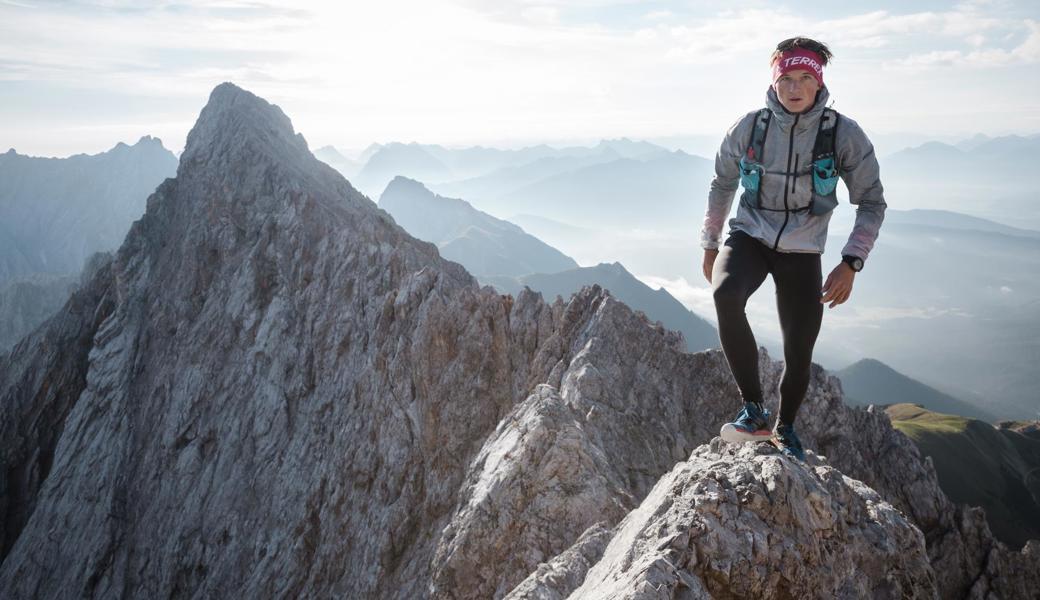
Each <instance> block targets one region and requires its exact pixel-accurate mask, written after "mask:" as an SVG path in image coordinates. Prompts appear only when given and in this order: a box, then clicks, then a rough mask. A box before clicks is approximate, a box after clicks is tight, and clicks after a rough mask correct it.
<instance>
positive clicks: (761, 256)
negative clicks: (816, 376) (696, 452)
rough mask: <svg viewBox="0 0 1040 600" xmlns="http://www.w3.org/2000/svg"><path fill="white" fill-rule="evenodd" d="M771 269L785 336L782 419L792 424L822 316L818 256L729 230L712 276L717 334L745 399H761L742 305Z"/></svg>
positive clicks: (753, 347)
mask: <svg viewBox="0 0 1040 600" xmlns="http://www.w3.org/2000/svg"><path fill="white" fill-rule="evenodd" d="M767 274H771V275H772V276H773V283H774V284H775V285H776V308H777V312H778V313H779V316H780V331H781V333H782V334H783V341H784V374H783V377H782V379H781V380H780V421H781V422H783V423H785V424H787V425H793V424H794V419H795V415H797V414H798V407H799V406H801V404H802V400H803V399H805V391H806V390H807V389H808V387H809V369H810V364H811V362H812V352H813V346H814V345H815V344H816V336H817V335H818V334H819V333H820V323H821V322H822V321H823V304H822V303H821V302H820V294H821V288H822V286H823V274H822V272H821V270H820V255H819V254H817V253H803V252H777V251H775V250H773V249H772V248H770V247H769V246H766V245H765V244H764V243H762V242H760V241H759V240H756V239H755V238H753V237H751V236H749V235H748V234H746V233H744V232H743V231H731V232H730V234H729V236H728V238H727V239H726V242H725V244H723V246H722V247H721V248H720V249H719V255H718V257H717V258H716V259H715V266H714V268H713V269H712V275H711V281H712V288H713V293H714V297H715V311H716V313H717V314H718V320H719V339H720V340H721V341H722V351H723V352H724V353H725V354H726V360H727V361H728V362H729V367H730V370H731V371H732V372H733V378H734V379H736V382H737V387H738V388H739V389H740V394H741V396H742V397H743V399H744V401H745V402H762V386H761V384H760V383H759V377H758V345H757V344H756V343H755V336H754V334H752V332H751V327H750V325H748V320H747V314H746V313H745V312H744V307H745V306H746V305H747V301H748V298H750V297H751V294H753V293H755V290H757V289H758V288H759V286H761V285H762V282H763V281H765V278H766V275H767Z"/></svg>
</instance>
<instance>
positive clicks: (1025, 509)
mask: <svg viewBox="0 0 1040 600" xmlns="http://www.w3.org/2000/svg"><path fill="white" fill-rule="evenodd" d="M885 412H886V413H888V416H889V418H890V419H892V425H893V426H895V428H896V429H898V430H899V431H902V432H903V433H904V434H906V435H907V436H908V437H909V438H910V439H912V440H913V441H914V443H915V444H916V445H917V447H918V448H919V449H920V451H921V454H922V455H924V456H930V457H931V458H932V463H933V464H934V465H935V471H936V473H937V474H938V476H939V485H940V486H941V487H942V490H943V491H944V492H945V493H946V495H947V496H949V497H950V499H951V500H953V501H954V502H957V503H959V504H967V505H969V506H981V507H982V508H983V509H985V511H986V520H987V521H988V522H989V526H990V529H991V530H992V531H993V533H994V535H996V536H997V538H998V539H1000V540H1001V541H1003V542H1004V543H1006V544H1008V545H1010V546H1011V547H1013V548H1021V547H1022V545H1023V544H1024V543H1025V542H1026V541H1027V540H1029V539H1040V423H1038V422H1032V423H1026V422H1021V423H1016V422H1006V423H1002V424H1001V425H1000V427H994V426H993V425H990V424H988V423H984V422H982V421H977V420H974V419H968V418H965V417H960V416H954V415H948V414H941V413H938V412H933V411H929V410H926V409H923V408H921V407H919V406H914V405H912V404H895V405H892V406H889V407H887V408H886V409H885Z"/></svg>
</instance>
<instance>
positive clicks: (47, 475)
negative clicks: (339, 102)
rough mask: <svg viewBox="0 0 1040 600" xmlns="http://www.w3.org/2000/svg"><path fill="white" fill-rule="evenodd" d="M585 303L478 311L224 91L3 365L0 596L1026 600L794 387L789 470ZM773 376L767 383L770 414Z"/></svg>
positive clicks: (989, 546)
mask: <svg viewBox="0 0 1040 600" xmlns="http://www.w3.org/2000/svg"><path fill="white" fill-rule="evenodd" d="M684 349H685V345H684V341H683V339H682V337H681V336H680V335H679V334H676V333H673V332H670V331H668V330H665V329H663V328H662V327H661V326H659V325H656V324H653V323H650V322H649V321H648V320H647V319H646V318H645V317H644V316H642V315H640V314H637V313H635V312H633V311H632V310H631V309H629V307H627V306H626V305H625V304H623V303H621V302H619V301H617V300H616V299H614V298H613V297H612V296H610V295H609V294H607V293H606V292H605V291H604V290H602V289H601V288H599V287H596V286H593V287H586V288H584V289H582V290H581V291H580V292H579V293H577V294H575V295H573V296H572V297H570V298H569V299H568V300H567V301H563V300H557V301H556V302H554V303H552V304H547V303H546V302H544V301H543V299H542V297H541V296H540V295H538V294H535V293H533V292H530V291H529V290H525V291H523V292H521V293H519V294H517V295H516V296H515V297H514V296H508V295H500V294H497V293H496V292H495V291H494V290H493V289H492V288H490V287H481V286H479V285H478V284H477V282H476V281H475V280H474V279H473V277H471V276H470V275H469V274H468V273H466V271H465V270H463V268H462V267H461V266H459V265H458V264H456V263H453V262H450V261H447V260H444V259H443V258H441V257H440V256H439V255H438V253H437V250H436V248H435V247H434V246H433V245H431V244H429V243H425V242H421V241H418V240H415V239H414V238H412V237H410V236H409V235H407V234H406V233H405V232H404V231H403V230H402V229H401V228H400V227H399V226H397V225H396V224H395V223H394V222H393V220H392V219H391V218H390V217H389V216H388V215H387V214H386V213H384V212H383V211H381V210H379V209H378V208H377V207H376V206H375V205H374V204H373V203H372V202H371V201H370V200H368V199H367V198H365V197H364V196H362V195H361V194H360V193H358V192H357V191H356V190H355V189H354V188H353V187H352V186H351V185H350V184H349V183H348V182H347V181H346V180H344V179H343V178H342V177H341V176H340V175H339V174H338V173H336V172H335V171H333V170H332V169H331V168H330V167H328V166H326V165H325V164H323V163H321V162H319V161H318V160H316V159H315V158H314V157H313V156H312V155H311V153H310V152H309V150H308V147H307V144H306V142H305V141H304V139H303V138H302V137H301V136H299V135H298V134H295V133H294V131H293V129H292V126H291V123H290V122H289V119H288V118H287V117H286V116H285V115H284V114H283V113H282V112H281V110H279V109H278V108H277V107H275V106H272V105H270V104H268V103H267V102H265V101H263V100H262V99H260V98H257V97H256V96H254V95H252V94H250V93H249V92H246V91H244V90H242V89H239V88H237V87H235V86H234V85H231V84H222V85H220V86H218V87H217V88H216V89H215V90H214V91H213V93H212V95H211V96H210V99H209V102H208V104H207V105H206V107H205V108H204V109H203V110H202V113H201V114H200V116H199V119H198V122H197V123H196V125H195V127H194V129H193V130H192V132H191V133H190V135H189V136H188V143H187V147H186V149H185V152H184V154H183V155H182V157H181V161H180V165H179V167H178V171H177V176H176V178H173V179H168V180H166V181H165V182H164V183H163V184H162V185H161V186H160V187H159V188H158V189H157V190H156V191H155V193H154V194H153V195H152V196H151V197H150V198H149V199H148V205H147V211H146V212H145V214H144V216H143V217H142V218H141V219H140V220H139V221H137V222H136V223H134V225H133V227H132V228H131V231H130V233H129V234H128V235H127V237H126V240H125V241H124V243H123V245H122V246H121V247H120V248H119V250H118V251H117V252H116V253H114V254H112V255H100V256H98V257H95V259H93V260H92V261H91V263H90V265H88V268H87V271H86V272H85V274H84V276H83V282H82V284H81V285H80V287H79V288H78V290H77V291H76V292H75V293H74V294H73V295H72V298H71V299H70V300H69V301H68V302H67V303H66V304H65V306H64V307H63V308H62V309H61V310H60V311H59V312H58V313H57V314H56V315H54V316H53V317H51V319H50V320H49V321H47V322H46V323H45V324H44V325H43V326H42V327H41V328H39V329H37V330H36V332H35V333H34V334H33V335H31V336H29V337H27V338H24V339H23V340H22V341H21V342H19V343H18V345H16V346H15V348H14V349H13V350H12V351H11V353H10V354H9V355H7V356H6V357H3V358H0V461H2V468H0V511H2V519H0V522H2V526H0V527H2V531H0V533H2V541H3V554H2V560H3V562H2V564H0V597H3V598H58V597H61V598H69V597H99V598H110V597H131V598H152V597H156V596H163V597H175V598H181V597H198V598H214V597H231V596H240V597H249V598H252V597H343V598H380V599H382V598H401V599H404V598H408V599H413V598H438V599H440V598H445V599H448V598H450V599H470V598H472V599H478V598H480V599H483V598H504V597H510V598H565V597H569V596H571V597H576V598H607V597H609V598H709V597H716V598H730V597H771V598H790V597H818V598H833V597H846V598H856V597H863V596H870V597H880V598H888V597H925V598H936V597H942V598H955V597H978V598H986V597H1000V598H1016V597H1030V595H1031V594H1032V593H1033V592H1035V590H1036V589H1037V588H1038V586H1040V543H1037V542H1035V541H1034V542H1030V543H1029V544H1027V545H1026V546H1025V547H1024V548H1023V549H1022V551H1021V552H1015V551H1011V550H1009V549H1008V548H1007V547H1005V546H1004V545H1003V544H1001V543H999V542H997V541H995V540H994V538H993V536H992V535H991V534H990V532H989V530H988V528H987V526H986V523H985V519H984V518H983V517H982V515H981V513H980V512H979V511H978V509H970V508H966V507H958V506H955V505H953V504H952V503H951V502H950V501H949V500H948V499H947V498H946V497H945V496H944V495H943V494H942V492H941V491H940V489H939V486H938V484H937V481H936V477H935V471H934V469H933V468H932V465H931V463H930V461H928V460H922V458H921V456H920V455H919V454H918V452H917V450H916V448H915V447H914V445H913V444H912V443H911V442H910V441H909V440H908V439H907V438H906V437H905V436H903V435H902V434H901V433H899V432H897V431H895V430H894V429H893V428H892V427H891V425H890V423H889V421H888V418H887V417H886V416H885V415H884V414H883V413H882V412H880V411H872V410H864V409H853V408H847V407H845V406H844V404H843V403H842V401H841V389H840V386H839V384H838V381H837V380H836V379H833V378H830V377H828V376H827V375H826V374H825V373H824V372H823V371H822V370H820V369H816V370H815V371H814V374H813V381H812V384H811V387H810V391H809V395H808V397H807V399H806V401H805V404H804V408H803V411H802V415H801V417H800V419H801V421H800V422H801V423H802V424H801V429H800V431H801V432H802V437H803V440H805V442H806V444H807V446H808V447H809V448H811V449H813V450H815V454H811V455H810V461H809V462H808V463H805V464H803V463H794V462H791V461H789V460H788V459H786V458H783V457H781V456H779V455H777V454H775V453H771V452H770V451H769V450H768V449H767V448H754V447H746V448H730V447H726V446H724V445H721V444H720V442H719V441H717V440H714V441H713V437H714V435H715V433H716V432H717V431H718V427H719V424H720V423H722V422H723V421H725V420H727V419H729V418H730V417H732V415H733V414H734V412H735V410H734V409H735V408H736V407H737V406H738V394H737V390H736V388H735V386H734V385H733V383H732V378H731V376H730V374H729V371H728V368H727V366H726V362H725V360H724V358H723V357H722V355H721V353H719V352H717V351H709V352H700V353H688V352H686V351H685V350H684ZM779 375H780V365H779V364H777V363H775V362H773V361H771V360H770V359H769V358H768V357H767V356H765V355H764V354H763V356H762V377H763V382H764V386H765V387H764V389H765V390H769V391H770V394H771V396H772V397H775V396H776V387H777V384H778V381H779Z"/></svg>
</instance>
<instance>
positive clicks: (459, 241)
mask: <svg viewBox="0 0 1040 600" xmlns="http://www.w3.org/2000/svg"><path fill="white" fill-rule="evenodd" d="M379 207H380V208H382V209H383V210H385V211H387V212H388V213H390V215H391V216H393V217H394V220H395V221H396V222H397V223H399V224H400V225H401V226H402V227H404V228H405V229H406V230H407V231H408V232H409V233H410V234H412V235H414V236H415V237H416V238H418V239H421V240H426V241H428V242H431V243H434V244H437V246H438V248H439V250H440V253H441V256H443V257H445V258H447V259H449V260H453V261H456V262H458V263H459V264H462V265H463V266H465V267H466V268H467V270H468V271H469V272H470V273H472V274H473V275H475V276H477V277H480V276H488V275H526V274H528V273H542V272H545V273H555V272H557V271H563V270H565V269H574V268H577V266H578V263H576V262H574V259H573V258H571V257H569V256H567V255H565V254H564V253H562V252H560V251H559V250H557V249H556V248H553V247H552V246H550V245H548V244H546V243H545V242H543V241H541V240H539V239H538V238H536V237H534V236H532V235H530V234H528V233H527V232H525V231H524V230H523V229H521V228H520V227H517V226H516V225H514V224H512V223H509V222H508V221H503V220H501V219H496V218H495V217H492V216H491V215H489V214H487V213H483V212H481V211H479V210H477V209H475V208H473V206H472V205H470V204H469V203H468V202H466V201H465V200H462V199H459V198H445V197H443V196H438V195H436V194H434V193H433V192H431V191H430V190H428V189H427V188H426V186H424V185H423V184H422V183H420V182H418V181H415V180H413V179H408V178H407V177H402V176H397V177H395V178H394V179H393V180H392V181H391V182H390V183H389V184H387V186H386V189H385V190H383V193H382V194H381V195H380V196H379Z"/></svg>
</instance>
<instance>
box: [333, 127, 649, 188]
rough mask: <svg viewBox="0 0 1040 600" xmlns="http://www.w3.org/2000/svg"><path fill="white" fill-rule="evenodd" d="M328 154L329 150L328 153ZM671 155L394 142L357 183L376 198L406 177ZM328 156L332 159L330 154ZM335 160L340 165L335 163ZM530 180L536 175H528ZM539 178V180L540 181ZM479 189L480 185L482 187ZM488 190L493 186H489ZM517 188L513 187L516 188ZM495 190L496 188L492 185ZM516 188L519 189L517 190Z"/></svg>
mask: <svg viewBox="0 0 1040 600" xmlns="http://www.w3.org/2000/svg"><path fill="white" fill-rule="evenodd" d="M323 150H324V149H323ZM667 152H668V151H667V150H666V149H664V148H662V147H660V146H656V145H654V144H651V143H648V142H641V141H633V140H629V139H627V138H621V139H615V140H602V141H600V142H599V143H598V144H596V145H595V146H591V147H586V146H571V147H565V148H554V147H551V146H548V145H544V144H542V145H538V146H529V147H526V148H520V149H516V150H504V149H498V148H485V147H480V146H473V147H469V148H445V147H444V146H440V145H437V144H418V143H410V144H402V143H399V142H393V143H390V144H373V145H372V146H369V148H367V149H366V150H365V151H364V152H363V153H362V155H361V157H359V159H358V160H359V161H360V162H361V163H363V167H362V168H361V169H359V170H358V171H357V174H356V176H355V177H354V179H353V182H354V184H355V185H356V186H357V187H358V189H360V190H361V191H362V192H365V193H367V194H369V195H372V196H375V195H376V194H377V193H378V192H379V191H381V190H382V189H383V188H385V187H386V185H387V183H389V182H390V180H391V179H393V178H394V177H396V176H398V175H401V176H404V177H409V178H411V179H417V180H419V181H423V182H424V183H426V184H428V185H431V186H432V185H435V184H445V183H448V182H461V181H465V180H470V179H480V178H483V177H486V176H491V174H493V173H495V172H496V171H503V173H501V174H499V176H501V177H502V178H503V179H505V180H508V179H509V178H510V177H513V178H516V177H521V178H522V177H524V176H525V175H524V173H530V172H531V170H527V171H525V172H522V173H520V174H510V172H511V171H512V170H513V169H517V168H523V167H525V166H527V165H531V164H532V163H536V162H539V161H543V160H545V159H570V161H569V162H568V161H566V160H565V161H564V162H563V163H562V164H564V165H568V166H567V167H566V168H573V165H575V164H583V165H584V164H592V163H595V162H605V161H609V160H614V159H617V158H637V159H640V160H643V159H648V158H651V157H653V156H656V155H660V154H667ZM325 154H326V155H328V154H330V153H329V152H327V151H326V152H325ZM333 160H335V159H334V158H333ZM551 164H552V161H548V162H547V163H545V164H543V165H542V166H541V167H538V166H535V167H533V172H535V173H536V174H537V173H539V172H543V173H547V172H550V171H552V169H553V167H552V166H551ZM499 176H491V181H492V182H494V181H497V179H498V178H499ZM527 177H528V178H529V181H528V182H530V178H531V177H532V176H531V175H527ZM534 178H535V179H536V178H537V177H536V176H534ZM476 185H478V186H479V185H480V184H479V183H477V184H476ZM483 185H484V186H485V187H487V186H488V185H489V184H487V183H485V184H483ZM510 185H512V184H510ZM491 187H494V185H493V184H491ZM514 187H515V186H514ZM434 189H435V191H437V192H438V193H441V194H444V195H449V196H461V197H464V198H471V197H473V196H472V193H471V192H472V191H473V190H472V189H466V188H465V187H462V188H460V189H451V188H444V189H441V188H434ZM510 189H513V188H510ZM495 190H496V193H501V189H500V188H497V187H496V188H495Z"/></svg>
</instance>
